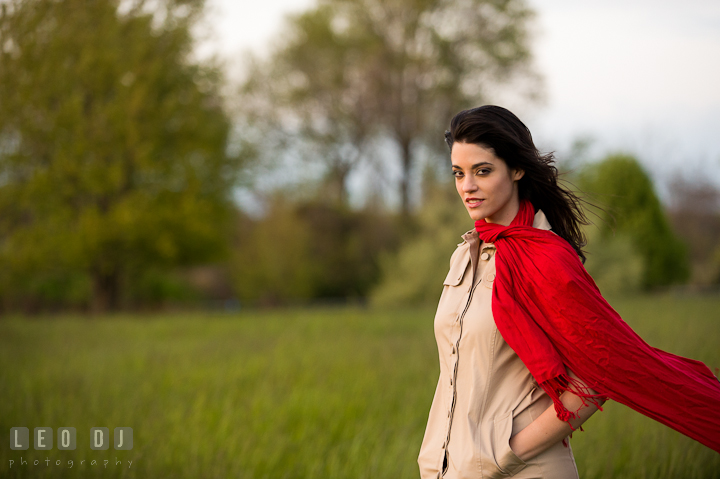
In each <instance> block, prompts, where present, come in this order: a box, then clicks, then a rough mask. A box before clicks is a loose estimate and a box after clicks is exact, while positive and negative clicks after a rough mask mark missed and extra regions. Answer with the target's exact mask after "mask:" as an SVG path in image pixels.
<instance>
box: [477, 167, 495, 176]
mask: <svg viewBox="0 0 720 479" xmlns="http://www.w3.org/2000/svg"><path fill="white" fill-rule="evenodd" d="M491 171H492V170H491V169H490V168H480V169H478V170H477V173H476V174H477V175H487V174H489V173H490V172H491Z"/></svg>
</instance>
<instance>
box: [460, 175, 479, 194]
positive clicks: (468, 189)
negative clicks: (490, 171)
mask: <svg viewBox="0 0 720 479" xmlns="http://www.w3.org/2000/svg"><path fill="white" fill-rule="evenodd" d="M477 189H478V186H477V185H476V184H475V181H474V178H473V177H472V176H466V177H465V178H463V182H462V190H463V192H464V193H473V192H475V191H477Z"/></svg>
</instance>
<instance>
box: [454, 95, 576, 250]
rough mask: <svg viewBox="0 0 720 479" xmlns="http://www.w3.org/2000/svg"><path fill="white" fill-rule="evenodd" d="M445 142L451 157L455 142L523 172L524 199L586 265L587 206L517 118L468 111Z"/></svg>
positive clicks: (489, 109)
mask: <svg viewBox="0 0 720 479" xmlns="http://www.w3.org/2000/svg"><path fill="white" fill-rule="evenodd" d="M445 141H446V142H447V144H448V146H449V147H450V150H451V151H452V146H453V143H454V142H456V141H457V142H460V143H472V144H476V145H481V146H484V147H486V148H492V149H493V151H494V153H495V156H497V157H498V158H500V159H502V160H503V161H505V163H507V165H508V167H509V168H514V169H521V170H524V171H525V175H524V176H523V177H522V178H520V180H519V181H518V189H519V194H520V198H521V199H522V198H527V199H529V200H530V202H531V203H532V204H533V206H534V207H535V209H536V210H538V209H541V210H543V213H545V216H547V219H548V221H549V222H550V225H551V226H552V230H553V231H554V232H555V233H556V234H557V235H558V236H560V237H561V238H563V239H564V240H566V241H567V242H568V243H570V245H571V246H572V247H573V248H574V249H575V251H577V254H578V255H579V256H580V258H582V261H583V263H584V262H585V253H584V251H583V247H584V246H585V245H586V244H587V240H586V239H585V235H584V234H583V232H582V230H581V228H580V225H587V224H589V221H588V219H587V217H586V216H585V213H583V211H582V209H581V207H580V205H581V202H582V201H583V200H582V199H581V198H580V197H578V196H577V195H575V193H573V192H572V191H570V190H569V189H567V188H564V187H563V186H561V185H560V184H559V183H558V170H557V168H556V167H555V165H554V163H555V156H554V155H553V153H548V154H546V155H541V154H540V152H539V151H538V149H537V147H535V143H533V139H532V135H531V134H530V130H529V129H528V127H527V126H525V124H524V123H523V122H521V121H520V119H519V118H518V117H517V116H515V115H514V114H513V113H512V112H510V111H509V110H506V109H505V108H502V107H499V106H495V105H485V106H481V107H478V108H473V109H470V110H463V111H461V112H460V113H458V114H457V115H455V116H454V117H453V119H452V120H451V121H450V129H449V130H448V131H446V132H445Z"/></svg>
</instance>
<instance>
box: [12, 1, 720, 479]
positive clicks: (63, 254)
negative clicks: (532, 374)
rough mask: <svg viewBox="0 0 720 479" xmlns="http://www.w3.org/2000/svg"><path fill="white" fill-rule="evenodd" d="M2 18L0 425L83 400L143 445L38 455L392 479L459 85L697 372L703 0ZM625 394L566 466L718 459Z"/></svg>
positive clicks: (17, 7)
mask: <svg viewBox="0 0 720 479" xmlns="http://www.w3.org/2000/svg"><path fill="white" fill-rule="evenodd" d="M0 7H1V9H0V314H2V319H3V320H2V321H0V344H1V345H2V347H0V351H2V352H0V366H2V367H1V368H0V370H2V373H1V374H0V390H3V391H5V393H4V394H6V395H7V397H9V398H13V399H12V400H9V401H7V402H6V404H5V405H4V406H3V407H4V408H5V409H4V410H0V412H2V414H0V417H2V418H3V419H0V423H2V426H3V427H5V426H7V427H8V428H9V427H15V426H27V427H31V428H32V427H33V426H47V425H50V426H51V427H59V426H67V425H71V426H75V427H78V431H80V434H82V431H81V427H83V428H84V427H85V426H87V427H88V430H89V427H92V426H97V425H98V424H94V422H104V423H108V422H111V421H110V418H112V421H116V423H114V425H115V426H130V427H137V428H138V431H140V432H138V438H137V439H136V441H137V443H138V444H140V445H142V444H145V446H143V447H146V448H145V449H139V450H138V449H136V450H135V451H115V452H120V453H122V454H125V453H135V457H136V459H137V460H138V461H139V464H140V466H139V467H140V468H142V467H147V469H144V470H143V469H139V470H123V471H124V472H123V471H121V470H119V469H115V470H114V471H115V472H108V471H105V472H102V471H99V470H97V471H95V472H93V471H92V470H84V471H80V472H77V473H76V472H67V471H65V472H63V473H62V474H61V475H70V476H72V475H73V474H80V475H82V474H89V475H103V474H104V475H116V476H117V477H126V476H127V477H135V476H134V474H139V476H138V477H144V475H148V474H153V475H162V474H164V473H167V471H173V472H172V474H171V475H176V476H185V475H187V476H188V477H227V475H228V474H232V475H235V476H240V477H309V476H310V475H317V474H323V475H327V476H329V477H378V476H387V477H398V476H402V477H415V475H416V465H415V464H414V460H415V458H416V455H417V450H418V448H419V444H420V442H419V441H420V440H421V439H422V431H423V430H424V424H425V421H426V418H427V411H428V410H429V406H430V401H431V399H432V391H433V390H434V387H435V386H434V384H435V382H436V380H437V379H436V378H437V357H436V351H435V348H434V338H433V336H432V317H433V310H432V308H433V306H434V305H436V304H437V300H438V299H439V296H440V292H441V284H442V283H441V281H442V278H444V276H445V274H446V271H447V268H448V265H449V258H450V255H451V253H452V251H453V250H454V247H455V245H456V244H457V243H459V242H461V241H462V240H461V238H460V236H461V235H462V234H463V233H464V232H466V231H468V230H470V229H472V227H473V223H472V221H471V220H470V219H469V217H468V216H467V213H466V211H465V209H464V206H463V204H462V202H461V201H460V200H459V199H458V198H457V193H456V192H455V189H454V184H453V181H452V176H451V174H450V168H449V166H450V163H449V152H448V150H447V147H446V145H445V144H444V140H443V132H444V131H445V129H446V128H447V127H448V125H449V120H450V118H451V117H452V116H453V115H454V114H455V113H457V112H458V111H460V110H462V109H465V108H470V107H474V106H479V105H481V104H499V105H503V106H506V107H507V108H509V109H510V110H511V111H513V112H514V113H516V114H517V115H518V116H519V117H520V118H521V119H522V120H523V121H524V122H525V123H526V124H527V125H528V127H529V128H530V130H531V131H532V132H533V136H534V138H535V141H536V143H537V145H538V147H539V148H540V149H541V150H542V151H543V152H548V151H554V152H555V155H556V158H557V165H558V168H559V169H560V171H561V173H562V178H563V180H564V181H566V182H567V183H566V184H567V185H568V186H569V187H571V188H573V189H574V190H576V191H578V192H579V194H580V195H581V196H583V197H584V198H586V199H587V200H588V201H589V202H590V203H592V204H594V205H597V206H599V207H601V208H602V209H597V208H592V207H588V214H589V215H590V218H591V219H592V221H593V224H592V225H588V226H587V228H586V235H587V237H588V240H589V243H588V246H587V251H588V261H587V263H586V268H587V269H588V271H589V272H590V273H591V275H592V276H593V277H594V278H595V280H596V282H597V283H598V285H599V286H600V289H601V291H602V292H603V294H604V295H605V296H606V297H608V298H611V303H612V304H613V305H614V306H616V307H617V308H618V310H619V311H620V312H621V313H623V314H626V315H627V316H624V317H626V319H627V320H628V322H629V323H630V324H631V325H632V326H633V327H634V328H636V329H637V330H638V331H639V332H640V333H641V335H643V337H644V338H646V339H648V337H649V338H653V339H654V340H655V342H654V343H653V345H655V346H658V347H664V348H666V349H668V350H671V351H672V352H675V353H677V354H682V355H687V356H691V357H694V358H696V359H700V360H703V361H706V362H708V364H711V366H712V367H714V366H717V365H720V357H719V356H718V354H717V351H716V349H717V348H716V347H713V346H712V345H713V344H715V345H716V344H717V343H718V340H720V295H719V294H718V293H720V140H719V139H718V138H720V137H719V136H718V133H720V89H718V88H717V85H720V62H719V61H718V52H720V5H718V4H717V2H711V1H703V0H691V1H688V2H683V3H682V4H680V3H677V2H670V1H660V2H658V1H652V2H651V1H649V0H640V1H637V2H632V3H628V2H620V1H616V0H610V1H607V2H592V3H591V2H571V1H569V0H527V1H525V0H506V1H491V0H389V1H380V0H301V1H297V0H295V1H289V0H266V1H264V2H260V3H251V2H246V1H242V2H237V1H232V0H207V1H204V0H93V1H90V0H2V1H0ZM323 333H324V334H323ZM648 340H649V339H648ZM298 342H299V343H298ZM698 344H702V346H697V345H698ZM350 352H352V354H350ZM328 357H332V358H333V359H332V360H330V364H328V359H327V358H328ZM713 365H714V366H713ZM388 368H389V369H388ZM116 372H119V373H118V375H114V373H116ZM388 378H390V379H391V380H392V381H391V382H392V384H393V385H392V386H391V387H389V388H388V387H386V388H383V387H381V386H380V385H379V384H378V382H379V381H385V380H387V379H388ZM128 389H130V390H132V391H133V393H132V394H130V395H129V396H125V395H124V393H123V392H122V391H126V390H128ZM77 397H79V398H81V399H79V400H78V399H76V398H77ZM42 398H48V399H49V400H48V401H43V400H42ZM103 405H104V406H103ZM110 405H113V406H110ZM408 405H410V406H408ZM612 407H614V406H610V408H612ZM619 408H620V406H618V411H619V410H620V409H619ZM111 411H113V412H111ZM623 411H624V410H623ZM628 413H629V411H624V412H622V413H621V412H618V413H617V415H616V416H615V417H616V419H613V420H611V421H608V420H605V421H607V422H606V423H602V424H603V426H598V428H600V429H601V430H602V431H604V433H603V434H606V435H605V436H603V435H599V436H598V435H596V436H594V437H595V439H593V438H592V437H593V436H591V437H590V438H588V439H584V437H585V436H590V434H585V436H583V439H580V440H579V441H580V442H579V451H580V452H583V451H587V452H588V453H589V452H590V451H597V450H599V449H598V448H599V447H600V446H599V444H600V443H602V442H603V441H605V440H606V439H607V438H613V439H612V440H611V441H610V442H611V443H612V444H613V445H612V446H608V447H606V448H605V449H602V450H603V451H604V453H603V454H604V456H603V457H602V458H601V459H599V460H597V462H592V461H590V462H582V461H585V459H579V467H580V468H581V469H582V471H581V472H584V473H585V475H586V476H589V477H671V476H672V475H673V474H675V473H676V472H677V471H683V474H685V475H682V476H678V475H675V476H674V477H699V478H705V477H718V475H717V474H718V472H717V471H720V464H718V461H717V456H716V455H715V456H711V455H710V454H712V453H711V452H709V450H708V449H707V448H703V447H701V446H699V445H697V444H695V443H692V442H691V441H689V440H687V439H686V438H684V437H682V436H680V435H674V434H675V433H674V431H665V428H661V429H658V428H657V425H655V424H654V423H652V422H643V421H644V420H645V419H644V418H642V417H639V415H638V414H636V413H629V414H630V415H628ZM623 414H625V415H624V416H623ZM608 416H612V415H611V414H608ZM183 419H185V420H186V421H189V422H190V423H191V424H190V426H188V427H190V428H191V430H192V435H194V437H195V438H203V439H204V440H205V441H204V442H203V443H202V444H203V445H200V444H199V443H197V442H193V441H192V440H190V439H186V440H181V439H179V437H180V436H181V435H182V431H183V430H184V429H183V428H184V427H185V426H187V424H185V423H183V422H182V421H183ZM593 420H594V421H602V420H596V419H593ZM633 421H639V422H636V423H635V422H633ZM41 422H42V423H43V424H40V423H41ZM21 423H22V424H21ZM26 423H27V424H26ZM61 423H63V424H61ZM65 423H67V424H65ZM91 423H92V424H91ZM121 423H122V424H121ZM76 424H77V426H76ZM388 424H391V425H392V426H390V427H386V426H387V425H388ZM598 424H600V423H598ZM628 424H631V425H635V426H634V430H635V431H636V432H635V433H634V434H639V436H635V435H632V434H627V433H626V434H624V435H623V437H624V439H623V441H621V443H619V442H617V440H615V439H616V438H617V437H618V435H620V433H618V431H619V430H621V429H622V427H623V425H625V427H627V425H628ZM102 425H108V424H102ZM110 426H111V427H114V426H113V425H112V424H110ZM143 428H144V430H145V433H144V434H145V436H143V435H142V434H143V433H142V431H143ZM603 428H604V429H603ZM613 428H615V429H613ZM618 428H620V429H618ZM82 430H84V429H82ZM167 430H170V431H174V432H175V433H174V435H173V437H174V439H173V440H172V441H168V442H165V443H163V444H164V446H162V447H160V446H158V447H157V448H156V449H152V446H148V444H150V443H152V442H154V443H156V444H157V443H158V442H161V441H163V436H162V435H163V432H162V431H167ZM248 431H250V433H248V434H250V435H251V436H252V437H249V436H248V434H246V432H248ZM666 436H667V437H669V439H666ZM81 437H82V436H81ZM408 437H411V438H412V440H405V439H406V438H408ZM603 438H606V439H603ZM583 441H586V442H583ZM593 441H594V442H593ZM618 444H622V445H618ZM633 444H651V445H652V447H653V448H654V449H652V451H654V452H652V453H648V452H647V451H645V452H643V451H641V450H640V449H632V447H633V446H632V445H633ZM627 448H630V449H627ZM86 449H87V448H86ZM670 450H672V451H674V452H673V453H672V454H671V455H669V452H668V451H670ZM628 451H630V452H628ZM16 452H17V451H12V454H15V453H16ZM60 452H63V451H55V454H56V455H58V457H60ZM82 452H83V453H85V452H89V451H85V450H83V451H82ZM93 453H96V451H93ZM12 454H11V453H10V451H8V450H3V459H4V460H5V465H3V466H1V467H6V465H7V462H8V461H7V459H8V458H9V459H12V458H14V457H15V456H14V455H12ZM643 454H646V455H647V454H649V456H647V457H651V456H652V454H655V455H656V456H657V457H656V459H653V460H652V461H650V462H648V460H645V459H642V458H643V457H646V456H643ZM125 456H127V457H130V458H132V456H131V455H128V454H125ZM652 457H655V456H652ZM141 458H142V460H141ZM62 459H63V460H64V459H67V458H66V457H64V456H63V457H62ZM691 463H692V464H697V463H703V464H704V466H702V467H701V466H698V469H697V470H695V469H692V467H690V466H688V464H691ZM637 464H641V466H638V467H640V469H638V468H635V469H633V468H634V467H636V465H637ZM643 464H644V465H643ZM647 464H653V465H652V466H648V465H647ZM689 467H690V468H689ZM693 467H695V466H693ZM689 470H690V471H691V472H687V471H689ZM17 471H18V470H17V469H15V470H11V469H7V470H6V472H10V473H11V474H20V476H18V477H25V475H30V476H40V475H44V476H47V477H58V475H59V474H60V473H59V472H58V471H59V469H57V470H54V471H53V470H52V468H50V469H46V470H44V472H41V471H40V470H39V469H32V468H31V469H26V470H25V471H24V472H23V470H20V472H17ZM161 471H165V472H161ZM713 471H714V472H713ZM2 474H4V473H0V475H2Z"/></svg>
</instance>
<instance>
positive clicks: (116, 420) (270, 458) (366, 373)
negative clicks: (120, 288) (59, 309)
mask: <svg viewBox="0 0 720 479" xmlns="http://www.w3.org/2000/svg"><path fill="white" fill-rule="evenodd" d="M438 282H440V281H438ZM612 305H613V307H615V308H616V309H617V310H618V312H620V314H621V315H622V316H623V318H624V319H625V320H626V321H627V322H628V324H630V325H631V326H632V327H633V328H634V329H635V330H636V331H637V332H638V333H639V334H640V335H641V336H642V337H643V338H644V339H646V340H647V341H648V342H649V343H650V344H651V345H653V346H656V347H659V348H661V349H665V350H667V351H670V352H672V353H675V354H680V355H684V356H689V357H692V358H694V359H698V360H700V361H703V362H705V363H706V364H708V365H709V366H710V367H711V368H712V367H714V366H716V365H718V364H719V363H720V355H719V354H718V348H717V344H716V341H713V338H717V337H718V334H719V333H720V329H719V328H720V298H718V297H710V296H707V295H706V296H688V297H672V296H645V297H633V298H624V299H623V300H622V301H612ZM432 317H433V310H432V309H418V308H411V309H400V310H393V311H372V310H358V309H345V308H344V309H338V308H330V309H328V308H324V309H322V310H318V309H315V310H298V309H283V310H276V311H273V312H255V311H245V312H242V313H240V314H233V315H228V314H223V315H218V314H213V315H210V314H202V315H200V314H195V315H191V316H190V315H147V316H141V317H138V316H128V315H115V316H113V320H112V321H107V320H100V321H98V320H89V319H87V318H76V317H63V318H57V317H55V318H33V319H32V320H23V319H21V318H6V319H5V320H4V321H0V371H2V374H1V375H0V390H2V391H3V401H2V402H0V429H2V430H4V431H8V430H9V429H10V428H11V427H15V426H27V427H29V428H33V427H38V426H52V427H53V428H57V427H58V426H72V427H75V428H76V429H77V437H78V448H77V450H75V451H59V450H58V449H57V448H53V450H51V451H34V450H33V449H32V447H31V448H30V450H28V451H12V450H10V448H9V447H7V442H6V445H5V447H3V448H0V464H1V465H2V467H3V468H4V469H3V470H2V471H3V477H35V478H40V477H43V478H57V477H70V478H74V477H88V478H95V477H97V478H104V479H105V478H107V477H118V478H119V477H123V478H135V477H137V478H155V477H157V478H160V477H174V478H193V479H195V478H200V477H202V478H208V479H210V478H218V479H226V478H229V477H233V478H239V479H245V478H247V479H250V478H252V479H276V478H287V479H306V478H310V477H323V478H325V477H327V478H353V479H354V478H359V479H362V478H373V479H380V478H388V479H390V478H391V479H403V478H413V479H416V478H417V477H418V466H417V462H416V461H417V455H418V451H419V448H420V444H421V442H422V438H423V432H424V430H425V425H426V423H427V417H428V411H429V410H430V404H431V402H432V397H433V393H434V391H435V387H436V385H437V378H438V372H439V371H438V357H437V347H436V345H435V339H434V337H433V325H432ZM102 319H104V318H102ZM604 409H605V410H604V411H603V412H598V413H596V414H595V415H593V417H591V418H590V420H589V421H588V422H587V423H586V424H585V425H584V429H585V431H584V432H581V431H577V432H575V433H574V434H573V437H572V440H571V444H572V448H573V453H574V455H575V459H576V461H577V466H578V470H579V473H580V477H582V478H585V479H606V478H608V479H609V478H612V479H657V478H683V479H719V478H720V455H718V454H717V453H715V452H713V451H712V450H710V449H709V448H707V447H704V446H702V445H701V444H699V443H697V442H695V441H693V440H691V439H689V438H687V437H685V436H683V435H681V434H680V433H677V432H675V431H673V430H672V429H670V428H667V427H665V426H663V425H661V424H659V423H657V422H655V421H653V420H651V419H649V418H646V417H645V416H642V415H641V414H639V413H637V412H634V411H632V410H630V409H629V408H626V407H624V406H622V405H620V404H617V403H614V402H612V401H610V402H608V403H606V405H605V407H604ZM98 425H101V426H106V427H109V428H110V429H111V430H112V428H114V427H116V426H130V427H132V428H133V429H134V433H135V438H134V448H133V450H131V451H115V450H113V449H112V447H111V448H110V449H109V450H107V451H92V450H90V447H89V432H90V428H91V427H94V426H98ZM4 440H5V441H7V434H6V437H5V439H4ZM20 456H22V457H23V459H24V460H25V461H27V462H28V464H27V465H25V466H20V460H19V457H20ZM46 457H48V458H49V459H50V460H51V462H50V465H49V466H46V463H45V462H44V461H45V458H46ZM116 457H117V458H118V459H119V460H121V461H123V463H124V466H125V467H122V468H121V467H120V466H117V467H116V466H115V458H116ZM9 459H14V460H15V464H14V465H13V468H12V469H9ZM35 459H38V460H39V465H38V466H34V467H33V466H32V464H33V463H32V461H33V460H35ZM82 459H85V460H86V462H85V463H84V464H82V465H81V464H80V460H82ZM92 459H96V460H98V464H99V465H97V466H95V467H94V468H93V467H92V466H90V465H89V461H90V460H92ZM105 459H108V460H109V464H108V466H107V468H104V467H103V462H102V461H103V460H105ZM56 460H61V463H62V464H63V466H56V465H55V461H56ZM68 460H73V461H74V466H73V468H72V469H67V461H68ZM128 460H132V461H133V464H132V467H130V468H128V467H127V461H128Z"/></svg>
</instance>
